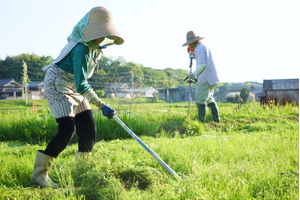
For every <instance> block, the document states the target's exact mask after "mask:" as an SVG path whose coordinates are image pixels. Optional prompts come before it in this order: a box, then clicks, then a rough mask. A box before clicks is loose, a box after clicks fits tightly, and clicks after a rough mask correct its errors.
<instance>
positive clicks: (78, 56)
mask: <svg viewBox="0 0 300 200" xmlns="http://www.w3.org/2000/svg"><path fill="white" fill-rule="evenodd" d="M93 55H94V56H95V53H94V51H93ZM89 58H90V52H89V48H88V47H87V46H85V45H84V44H82V43H78V44H77V45H76V46H75V47H74V48H73V49H72V51H71V52H70V53H69V54H68V55H66V57H65V58H64V59H62V60H61V61H59V62H58V63H56V65H57V66H58V67H59V68H61V69H63V70H64V71H67V72H70V73H72V74H74V83H75V88H76V92H77V93H79V94H81V95H82V94H83V93H85V92H86V91H87V90H89V89H91V88H92V87H91V86H90V85H89V84H88V81H87V75H88V74H87V73H88V71H87V66H88V63H89Z"/></svg>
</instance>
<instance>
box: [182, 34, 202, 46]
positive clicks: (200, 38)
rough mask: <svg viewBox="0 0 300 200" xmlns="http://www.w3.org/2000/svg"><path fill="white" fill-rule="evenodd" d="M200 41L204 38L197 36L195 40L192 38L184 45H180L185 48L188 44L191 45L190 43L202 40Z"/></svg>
mask: <svg viewBox="0 0 300 200" xmlns="http://www.w3.org/2000/svg"><path fill="white" fill-rule="evenodd" d="M202 39H204V37H199V36H197V37H196V38H193V39H190V40H188V41H187V42H186V43H184V44H183V45H182V47H185V46H187V45H189V44H191V43H193V42H196V41H198V40H202Z"/></svg>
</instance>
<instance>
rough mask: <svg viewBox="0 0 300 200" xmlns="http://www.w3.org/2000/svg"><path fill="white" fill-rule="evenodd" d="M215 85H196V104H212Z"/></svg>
mask: <svg viewBox="0 0 300 200" xmlns="http://www.w3.org/2000/svg"><path fill="white" fill-rule="evenodd" d="M215 87H216V85H209V84H208V82H206V83H197V93H196V104H204V105H207V104H210V103H214V102H215V99H214V97H213V96H214V90H215Z"/></svg>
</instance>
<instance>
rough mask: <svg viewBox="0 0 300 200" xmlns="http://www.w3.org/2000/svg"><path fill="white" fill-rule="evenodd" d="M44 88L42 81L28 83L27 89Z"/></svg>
mask: <svg viewBox="0 0 300 200" xmlns="http://www.w3.org/2000/svg"><path fill="white" fill-rule="evenodd" d="M43 86H44V82H43V81H39V82H30V83H28V87H29V88H31V87H43Z"/></svg>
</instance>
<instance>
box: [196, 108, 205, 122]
mask: <svg viewBox="0 0 300 200" xmlns="http://www.w3.org/2000/svg"><path fill="white" fill-rule="evenodd" d="M197 107H198V121H199V122H205V118H206V106H205V104H197Z"/></svg>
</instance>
